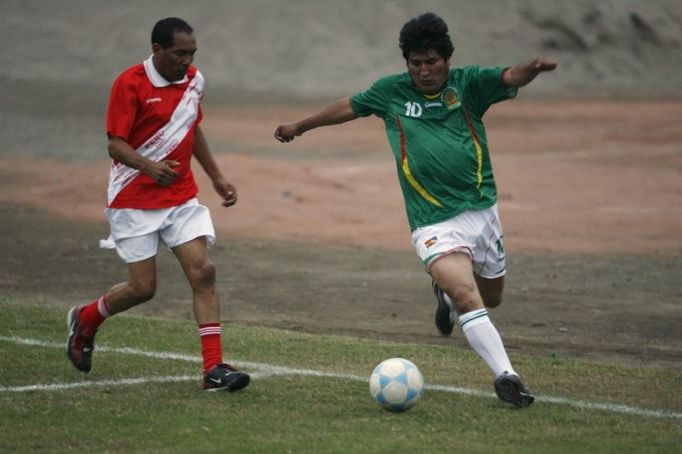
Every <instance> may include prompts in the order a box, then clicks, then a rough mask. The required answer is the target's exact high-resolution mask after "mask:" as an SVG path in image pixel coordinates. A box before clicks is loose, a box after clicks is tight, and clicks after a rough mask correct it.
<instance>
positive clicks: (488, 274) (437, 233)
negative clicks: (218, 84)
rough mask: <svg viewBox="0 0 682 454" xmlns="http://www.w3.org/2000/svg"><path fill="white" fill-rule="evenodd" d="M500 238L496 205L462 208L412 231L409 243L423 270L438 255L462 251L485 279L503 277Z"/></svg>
mask: <svg viewBox="0 0 682 454" xmlns="http://www.w3.org/2000/svg"><path fill="white" fill-rule="evenodd" d="M502 239H503V234H502V225H501V224H500V216H499V213H498V211H497V205H493V206H492V207H490V208H486V209H484V210H480V211H465V212H464V213H462V214H459V215H457V216H455V217H453V218H451V219H448V220H447V221H443V222H439V223H437V224H432V225H427V226H424V227H418V228H416V229H414V230H413V231H412V246H414V248H415V249H416V251H417V255H418V256H419V258H420V259H421V261H422V263H424V266H425V267H426V271H429V269H430V268H431V265H433V263H434V262H435V261H437V260H438V259H440V258H441V257H444V256H445V255H447V254H451V253H453V252H463V253H465V254H467V255H468V256H469V258H470V259H471V262H472V264H473V267H474V273H476V274H477V275H479V276H481V277H483V278H486V279H494V278H496V277H500V276H504V273H505V267H506V262H505V257H504V243H503V240H502Z"/></svg>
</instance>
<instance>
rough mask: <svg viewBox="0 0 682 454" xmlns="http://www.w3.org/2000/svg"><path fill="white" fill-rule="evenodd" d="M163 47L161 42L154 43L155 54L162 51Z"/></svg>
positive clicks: (153, 50)
mask: <svg viewBox="0 0 682 454" xmlns="http://www.w3.org/2000/svg"><path fill="white" fill-rule="evenodd" d="M161 49H162V47H161V44H159V43H152V52H153V53H154V54H158V53H159V52H160V51H161Z"/></svg>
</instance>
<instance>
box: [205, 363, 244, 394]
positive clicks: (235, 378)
mask: <svg viewBox="0 0 682 454" xmlns="http://www.w3.org/2000/svg"><path fill="white" fill-rule="evenodd" d="M250 381H251V377H249V374H247V373H244V372H241V371H239V370H237V369H235V368H234V367H233V366H231V365H230V364H226V363H221V364H218V365H217V366H215V367H214V368H213V369H211V370H210V371H209V372H208V373H206V374H204V381H203V382H202V387H203V388H204V390H205V391H238V390H240V389H244V388H246V387H247V386H248V385H249V382H250Z"/></svg>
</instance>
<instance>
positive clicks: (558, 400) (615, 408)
mask: <svg viewBox="0 0 682 454" xmlns="http://www.w3.org/2000/svg"><path fill="white" fill-rule="evenodd" d="M0 341H3V342H11V343H14V344H19V345H29V346H35V347H45V348H60V349H64V348H65V345H64V344H63V343H56V342H49V341H41V340H38V339H30V338H23V337H16V336H9V337H8V336H2V335H0ZM97 352H99V353H119V354H125V355H137V356H146V357H149V358H154V359H170V360H176V361H185V362H191V363H201V362H202V360H201V358H199V357H197V356H193V355H187V354H183V353H173V352H154V351H147V350H138V349H135V348H129V347H124V348H114V347H106V346H102V345H98V346H97ZM233 362H234V363H236V364H239V366H240V367H244V368H245V369H256V370H258V371H259V372H257V373H255V374H251V375H252V377H254V378H265V377H268V376H273V375H302V376H306V377H321V378H336V379H342V380H351V381H360V382H365V383H367V382H368V381H369V379H368V377H361V376H358V375H351V374H339V373H335V372H324V371H319V370H314V369H298V368H291V367H285V366H276V365H273V364H266V363H255V362H251V361H238V360H235V361H233ZM199 378H200V377H199V376H198V375H196V376H192V375H188V376H176V377H172V376H169V377H141V378H129V379H121V380H100V381H81V382H73V383H54V384H38V385H26V386H3V387H0V392H28V391H56V390H67V389H73V388H81V387H98V386H102V387H108V386H122V385H137V384H144V383H168V382H181V381H193V380H198V379H199ZM425 388H426V389H427V390H432V391H440V392H446V393H454V394H464V395H468V396H476V397H496V396H495V394H494V393H490V392H485V391H480V390H476V389H470V388H460V387H456V386H445V385H429V384H427V385H426V386H425ZM535 400H536V401H537V402H545V403H550V404H557V405H568V406H571V407H575V408H582V409H587V410H602V411H608V412H612V413H622V414H627V415H633V416H644V417H651V418H679V419H682V413H680V412H675V411H671V410H655V409H646V408H639V407H633V406H630V405H620V404H610V403H600V402H589V401H584V400H575V399H568V398H564V397H552V396H535Z"/></svg>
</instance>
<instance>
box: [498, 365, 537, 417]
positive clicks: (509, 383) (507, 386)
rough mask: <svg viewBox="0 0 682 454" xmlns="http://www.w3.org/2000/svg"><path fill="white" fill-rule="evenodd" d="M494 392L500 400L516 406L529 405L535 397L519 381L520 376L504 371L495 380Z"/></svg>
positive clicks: (523, 406)
mask: <svg viewBox="0 0 682 454" xmlns="http://www.w3.org/2000/svg"><path fill="white" fill-rule="evenodd" d="M495 393H497V397H499V398H500V400H501V401H503V402H507V403H510V404H512V405H514V406H515V407H517V408H525V407H528V406H530V404H532V403H533V401H534V400H535V397H534V396H533V395H532V394H531V393H530V391H529V390H528V388H526V386H525V385H524V384H523V382H522V381H521V377H519V376H518V375H516V374H510V373H509V372H507V371H505V372H504V373H503V374H502V375H500V376H499V377H498V378H497V380H495Z"/></svg>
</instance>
